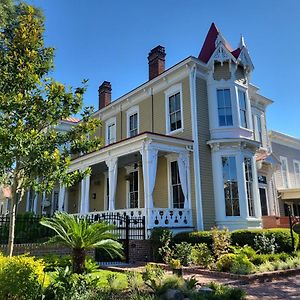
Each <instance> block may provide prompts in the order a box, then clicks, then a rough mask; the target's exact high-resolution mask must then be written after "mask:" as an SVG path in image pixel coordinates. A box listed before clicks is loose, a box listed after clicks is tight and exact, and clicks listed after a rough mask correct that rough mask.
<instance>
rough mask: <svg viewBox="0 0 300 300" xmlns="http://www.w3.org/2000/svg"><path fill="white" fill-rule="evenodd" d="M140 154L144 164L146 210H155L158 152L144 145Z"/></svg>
mask: <svg viewBox="0 0 300 300" xmlns="http://www.w3.org/2000/svg"><path fill="white" fill-rule="evenodd" d="M140 152H141V154H142V162H143V178H144V195H145V208H153V206H154V204H153V190H154V186H155V180H156V171H157V154H158V150H157V149H154V148H152V147H150V146H149V145H144V147H143V148H142V150H141V151H140Z"/></svg>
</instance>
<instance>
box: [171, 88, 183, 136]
mask: <svg viewBox="0 0 300 300" xmlns="http://www.w3.org/2000/svg"><path fill="white" fill-rule="evenodd" d="M169 129H170V131H175V130H178V129H181V103H180V93H177V94H175V95H172V96H170V97H169Z"/></svg>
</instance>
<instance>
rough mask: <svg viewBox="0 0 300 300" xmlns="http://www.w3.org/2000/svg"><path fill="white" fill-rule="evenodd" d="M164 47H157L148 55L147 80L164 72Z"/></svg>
mask: <svg viewBox="0 0 300 300" xmlns="http://www.w3.org/2000/svg"><path fill="white" fill-rule="evenodd" d="M165 57H166V52H165V47H162V46H160V45H159V46H157V47H155V48H153V49H152V50H151V51H150V52H149V55H148V64H149V80H151V79H153V78H155V77H156V76H158V75H160V74H161V73H162V72H163V71H164V70H165Z"/></svg>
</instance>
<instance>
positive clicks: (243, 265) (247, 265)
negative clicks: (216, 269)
mask: <svg viewBox="0 0 300 300" xmlns="http://www.w3.org/2000/svg"><path fill="white" fill-rule="evenodd" d="M254 270H255V266H254V264H253V263H252V262H250V260H249V258H248V257H247V256H246V255H242V254H239V255H237V256H236V257H235V258H234V260H233V262H232V265H231V268H230V273H233V274H242V275H247V274H250V273H253V272H254Z"/></svg>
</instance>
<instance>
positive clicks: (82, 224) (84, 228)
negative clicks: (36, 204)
mask: <svg viewBox="0 0 300 300" xmlns="http://www.w3.org/2000/svg"><path fill="white" fill-rule="evenodd" d="M40 223H41V224H42V225H44V226H46V227H48V228H51V229H52V230H54V231H55V232H56V235H55V236H54V237H52V238H51V239H50V241H49V242H50V243H56V244H60V245H63V246H66V247H68V248H72V264H73V272H74V273H78V274H82V273H83V272H84V263H85V256H86V250H89V249H92V248H100V249H103V250H104V251H106V252H107V253H108V254H109V255H110V256H111V257H113V256H120V257H121V256H122V253H123V251H122V250H123V246H122V245H121V244H120V243H119V242H118V241H116V239H117V236H116V235H114V234H112V233H111V232H110V231H111V230H112V229H114V228H115V226H113V225H109V224H107V223H106V222H95V223H90V222H89V221H88V220H87V219H86V218H79V217H77V216H73V215H69V214H67V213H65V212H57V213H55V215H54V217H53V218H43V219H42V220H41V221H40Z"/></svg>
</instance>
